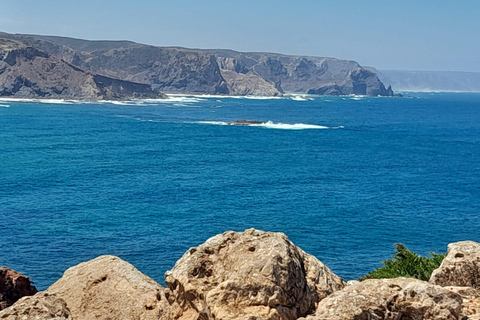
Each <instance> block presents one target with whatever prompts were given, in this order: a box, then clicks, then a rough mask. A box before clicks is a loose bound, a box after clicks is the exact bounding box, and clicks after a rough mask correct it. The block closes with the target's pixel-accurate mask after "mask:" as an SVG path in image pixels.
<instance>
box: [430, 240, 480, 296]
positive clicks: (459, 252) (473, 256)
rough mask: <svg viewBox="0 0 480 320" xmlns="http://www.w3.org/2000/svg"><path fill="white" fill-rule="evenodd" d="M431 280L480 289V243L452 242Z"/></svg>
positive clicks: (442, 283) (447, 284)
mask: <svg viewBox="0 0 480 320" xmlns="http://www.w3.org/2000/svg"><path fill="white" fill-rule="evenodd" d="M430 282H431V283H433V284H438V285H441V286H462V287H472V288H476V289H480V243H477V242H473V241H461V242H455V243H450V244H449V245H448V252H447V256H446V257H445V259H443V261H442V264H441V265H440V267H439V268H437V269H436V270H434V271H433V273H432V276H431V277H430Z"/></svg>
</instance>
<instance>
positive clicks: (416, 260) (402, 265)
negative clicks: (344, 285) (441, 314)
mask: <svg viewBox="0 0 480 320" xmlns="http://www.w3.org/2000/svg"><path fill="white" fill-rule="evenodd" d="M395 250H396V251H397V253H396V254H394V255H393V256H392V259H391V260H384V261H382V262H383V263H384V264H385V265H384V266H383V267H381V268H378V269H376V270H374V271H372V272H370V273H369V274H367V275H366V276H365V277H363V278H361V279H360V280H365V279H385V278H397V277H406V278H417V279H420V280H424V281H428V280H429V279H430V276H431V275H432V272H433V270H435V269H437V268H438V267H439V266H440V264H441V263H442V260H443V258H445V255H446V254H437V253H430V255H431V256H432V257H422V256H419V255H418V254H416V253H414V252H412V251H410V250H408V249H407V248H406V247H405V246H404V245H403V244H401V243H396V244H395Z"/></svg>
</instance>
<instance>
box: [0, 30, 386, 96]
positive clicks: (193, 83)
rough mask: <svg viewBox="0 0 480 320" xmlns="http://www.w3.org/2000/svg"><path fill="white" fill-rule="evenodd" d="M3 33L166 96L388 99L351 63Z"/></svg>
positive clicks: (374, 81) (366, 73)
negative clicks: (306, 95) (286, 95)
mask: <svg viewBox="0 0 480 320" xmlns="http://www.w3.org/2000/svg"><path fill="white" fill-rule="evenodd" d="M3 35H4V36H5V37H7V36H8V37H10V38H13V39H16V40H21V41H23V42H25V43H27V44H28V45H30V46H32V47H35V48H38V49H40V50H42V51H44V52H47V53H48V54H50V55H52V56H56V57H58V58H59V59H61V60H64V61H66V62H68V63H69V64H71V65H74V66H76V67H78V68H80V69H82V70H86V71H89V72H91V73H96V74H100V75H104V76H108V77H112V78H117V79H121V80H125V81H133V82H138V83H144V84H149V85H151V86H152V87H154V88H158V89H160V90H162V91H164V92H170V93H194V94H230V95H261V96H278V95H282V94H283V93H310V94H326V95H349V94H358V95H373V96H377V95H381V96H391V95H393V92H392V90H391V89H386V88H385V86H384V85H383V84H382V82H381V81H380V80H379V79H378V77H377V75H376V74H375V72H373V71H370V70H367V69H365V68H362V67H361V66H360V65H359V64H358V63H356V62H354V61H346V60H338V59H333V58H319V57H302V56H286V55H281V54H274V53H241V52H236V51H231V50H199V49H186V48H175V47H154V46H148V45H142V44H138V43H134V42H129V41H87V40H79V39H70V38H62V37H50V36H35V35H8V34H3Z"/></svg>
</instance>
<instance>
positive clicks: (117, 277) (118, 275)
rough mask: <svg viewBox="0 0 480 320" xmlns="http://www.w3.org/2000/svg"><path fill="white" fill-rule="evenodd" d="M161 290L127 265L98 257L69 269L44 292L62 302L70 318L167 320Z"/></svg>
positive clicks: (111, 258)
mask: <svg viewBox="0 0 480 320" xmlns="http://www.w3.org/2000/svg"><path fill="white" fill-rule="evenodd" d="M163 290H164V288H163V287H162V286H160V285H159V284H158V283H156V282H155V281H153V280H152V279H150V278H149V277H147V276H145V275H143V274H142V273H141V272H140V271H138V270H137V269H135V267H133V266H132V265H131V264H129V263H128V262H125V261H123V260H122V259H120V258H118V257H114V256H101V257H98V258H96V259H93V260H91V261H88V262H84V263H81V264H79V265H77V266H75V267H72V268H70V269H68V270H67V271H65V273H64V275H63V277H62V278H60V280H58V281H57V282H55V283H54V284H53V285H51V286H50V288H48V289H47V291H46V292H48V293H52V294H56V295H57V296H58V297H60V298H62V299H63V300H65V302H66V303H67V306H68V308H69V309H70V312H71V314H72V317H73V319H82V320H89V319H97V320H98V319H142V320H148V319H170V317H169V316H168V303H167V301H166V299H165V296H164V295H163Z"/></svg>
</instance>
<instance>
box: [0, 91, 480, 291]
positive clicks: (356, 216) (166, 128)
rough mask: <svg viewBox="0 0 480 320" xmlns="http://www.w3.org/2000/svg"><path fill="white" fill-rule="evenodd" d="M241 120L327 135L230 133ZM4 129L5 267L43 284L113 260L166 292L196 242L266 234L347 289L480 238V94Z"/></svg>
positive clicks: (334, 100) (44, 120)
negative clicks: (408, 252)
mask: <svg viewBox="0 0 480 320" xmlns="http://www.w3.org/2000/svg"><path fill="white" fill-rule="evenodd" d="M236 119H256V120H261V121H268V120H271V121H273V122H276V123H284V124H299V123H300V124H304V125H315V126H318V127H313V128H311V127H310V128H309V129H305V130H289V129H292V128H299V127H300V128H302V127H303V128H305V126H304V125H297V126H296V127H295V126H294V127H289V126H288V125H280V126H276V128H266V127H247V126H229V125H221V122H223V121H233V120H236ZM203 121H209V122H213V123H203ZM216 122H218V123H216ZM274 127H275V126H274ZM325 127H328V128H325ZM0 128H1V130H0V179H1V181H0V182H1V183H0V218H1V222H0V235H1V236H0V246H1V248H2V250H1V252H0V265H7V266H9V267H11V268H14V269H16V270H18V271H21V272H23V273H25V274H27V275H28V276H30V277H31V278H32V279H33V280H34V281H35V283H36V285H37V287H38V288H39V289H45V288H46V287H48V286H49V285H50V284H51V283H53V282H54V281H55V280H57V279H58V278H59V277H61V275H62V273H63V272H64V271H65V270H66V269H67V268H68V267H70V266H73V265H75V264H78V263H80V262H82V261H86V260H88V259H92V258H94V257H96V256H98V255H102V254H114V255H118V256H120V257H121V258H123V259H125V260H127V261H129V262H131V263H132V264H134V265H135V266H136V267H137V268H138V269H139V270H140V271H142V272H143V273H145V274H147V275H149V276H150V277H152V278H153V279H155V280H157V281H159V282H163V274H164V272H165V271H166V270H168V269H170V268H171V267H172V266H173V264H174V263H175V261H176V260H178V259H179V258H180V257H181V256H182V254H183V253H184V252H185V251H186V250H187V249H188V248H189V247H192V246H196V245H198V244H200V243H202V242H204V241H205V240H206V239H207V238H209V237H211V236H213V235H215V234H218V233H221V232H224V231H226V230H237V231H241V230H244V229H246V228H251V227H254V228H258V229H263V230H268V231H281V232H284V233H286V234H287V235H288V236H289V237H290V239H291V240H292V241H293V242H294V243H295V244H296V245H298V246H300V247H301V248H302V249H304V250H305V251H306V252H308V253H310V254H313V255H315V256H316V257H318V258H319V259H320V260H321V261H323V262H324V263H325V264H326V265H327V266H329V267H330V268H331V269H332V270H333V271H334V272H335V273H337V274H338V275H340V276H342V277H344V278H345V279H355V278H358V277H360V276H362V275H364V274H365V273H367V272H368V271H370V270H372V269H374V268H376V267H379V266H381V260H383V259H387V258H389V256H390V255H391V254H393V253H394V249H393V244H394V243H397V242H401V243H404V244H405V245H407V247H408V248H410V249H412V250H414V251H416V252H418V253H421V254H427V253H428V252H429V251H437V252H439V251H445V250H446V245H447V244H448V243H450V242H453V241H459V240H465V239H469V240H476V241H480V233H479V232H478V230H479V229H480V215H479V213H480V210H479V209H480V160H479V159H480V94H413V93H410V94H408V95H406V96H405V97H404V98H366V97H320V98H317V99H315V100H306V101H296V100H292V99H271V100H259V99H236V98H224V97H209V98H208V97H203V98H198V97H189V98H181V97H176V98H175V99H174V100H173V101H168V102H145V103H130V104H113V103H89V104H85V103H83V104H81V103H71V104H49V103H35V102H29V103H27V102H24V103H19V102H9V101H0Z"/></svg>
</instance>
